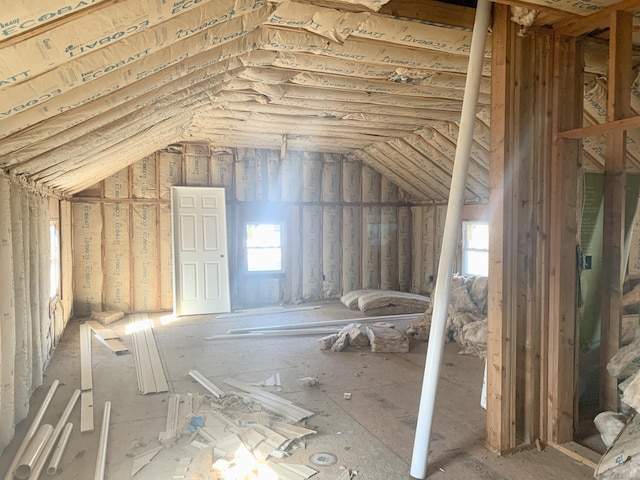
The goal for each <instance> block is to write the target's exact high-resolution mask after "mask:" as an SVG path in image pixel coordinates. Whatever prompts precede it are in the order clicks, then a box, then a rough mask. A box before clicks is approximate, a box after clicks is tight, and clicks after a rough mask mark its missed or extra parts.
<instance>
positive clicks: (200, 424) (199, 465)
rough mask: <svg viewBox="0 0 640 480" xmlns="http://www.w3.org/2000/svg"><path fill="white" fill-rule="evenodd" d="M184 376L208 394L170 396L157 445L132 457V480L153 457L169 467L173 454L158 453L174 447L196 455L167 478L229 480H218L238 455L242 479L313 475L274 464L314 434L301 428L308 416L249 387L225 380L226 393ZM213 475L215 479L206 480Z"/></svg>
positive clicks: (301, 479)
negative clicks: (243, 466)
mask: <svg viewBox="0 0 640 480" xmlns="http://www.w3.org/2000/svg"><path fill="white" fill-rule="evenodd" d="M189 375H190V376H191V377H192V378H194V379H195V380H196V381H198V383H199V384H200V385H201V386H202V387H203V388H204V389H205V390H207V392H208V393H207V394H204V395H203V394H201V393H187V394H173V395H170V397H169V401H168V402H167V404H168V409H167V422H166V428H165V430H164V431H163V432H160V433H159V436H158V440H159V442H160V446H158V447H154V448H153V449H151V450H149V451H146V452H143V453H140V454H138V455H136V457H135V458H134V462H133V468H132V472H131V475H132V476H134V475H136V474H137V473H138V472H139V471H140V470H142V469H143V468H144V467H145V466H147V465H148V464H150V463H151V462H152V461H154V458H156V456H159V457H165V458H164V460H165V461H167V460H170V461H171V462H172V463H174V462H175V460H176V458H175V455H174V454H171V453H170V452H168V451H166V452H164V451H163V450H166V449H172V448H173V447H174V446H179V447H180V448H179V449H178V450H179V451H180V452H184V451H188V450H185V449H184V448H182V447H185V446H191V447H194V448H195V449H196V450H195V451H196V452H197V453H196V454H195V455H194V456H193V457H183V458H180V459H179V461H178V464H177V466H176V471H175V473H174V475H173V477H172V478H190V479H194V478H207V479H209V478H231V477H226V476H224V474H225V469H226V468H228V467H229V465H232V464H233V463H234V458H237V456H238V455H239V454H242V455H243V456H244V457H243V462H245V463H248V464H250V465H248V466H250V468H249V470H248V471H247V472H244V473H243V476H242V477H241V478H243V479H248V480H250V479H256V480H257V479H259V478H262V477H260V476H259V475H260V473H259V472H260V470H261V469H266V470H265V471H268V472H269V473H270V475H271V476H270V477H269V478H272V477H273V474H275V475H276V477H273V478H278V479H282V480H305V479H307V478H310V477H312V476H313V475H315V474H317V473H318V472H317V470H315V469H313V468H312V467H310V466H308V465H305V464H302V463H299V464H297V463H292V462H289V461H287V462H286V463H283V462H280V461H278V460H279V459H283V458H285V457H289V456H290V455H292V454H294V453H295V452H294V451H295V450H296V449H298V448H304V446H305V439H306V437H307V436H309V435H313V434H315V433H317V432H316V431H315V430H312V429H309V428H307V427H306V426H305V424H304V422H305V419H307V418H308V417H310V416H312V415H314V412H312V411H309V410H306V409H304V408H302V407H300V406H298V405H296V404H294V403H293V402H291V401H289V400H287V399H285V398H283V397H281V396H279V395H276V394H274V393H272V392H270V391H268V390H266V389H263V388H261V387H259V386H255V385H254V384H248V383H245V382H241V381H239V380H236V379H232V378H229V379H225V380H224V383H225V384H226V385H227V386H228V387H229V388H226V389H223V388H221V387H218V386H216V385H214V384H213V383H212V382H211V381H209V380H208V379H206V377H204V376H203V375H202V374H200V373H199V372H197V371H194V370H192V371H190V372H189ZM197 388H198V389H199V388H200V387H197ZM248 458H249V459H250V460H249V461H248V460H247V459H248ZM305 460H306V459H305ZM156 461H157V460H156ZM235 473H237V472H235ZM216 474H219V475H221V476H220V477H219V476H212V475H216ZM199 475H200V476H199ZM233 478H240V477H235V476H234V477H233Z"/></svg>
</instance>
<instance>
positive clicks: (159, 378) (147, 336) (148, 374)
mask: <svg viewBox="0 0 640 480" xmlns="http://www.w3.org/2000/svg"><path fill="white" fill-rule="evenodd" d="M145 317H147V315H142V314H141V315H132V316H131V323H132V324H133V323H136V322H138V321H140V320H144V318H145ZM132 336H133V350H134V357H135V360H136V371H137V374H138V388H139V389H140V392H142V393H143V394H147V393H159V392H168V391H169V385H168V384H167V379H166V377H165V375H164V370H163V367H162V361H161V360H160V354H159V352H158V346H157V344H156V341H155V337H154V336H153V329H152V328H147V329H144V330H138V331H136V332H133V334H132Z"/></svg>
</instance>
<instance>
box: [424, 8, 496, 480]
mask: <svg viewBox="0 0 640 480" xmlns="http://www.w3.org/2000/svg"><path fill="white" fill-rule="evenodd" d="M490 14H491V4H490V3H489V0H478V5H477V7H476V18H475V22H474V25H473V36H472V39H471V52H470V54H469V68H468V71H467V80H466V84H465V90H464V98H463V100H462V115H461V118H460V130H459V134H458V143H457V146H456V157H455V162H454V165H453V174H452V178H451V191H450V192H449V204H448V207H447V217H446V220H445V224H444V236H443V238H442V252H441V253H440V262H439V264H438V277H437V281H436V288H435V294H434V300H433V314H432V316H431V329H430V333H429V347H428V350H427V360H426V364H425V368H424V378H423V380H422V393H421V397H420V408H419V411H418V423H417V426H416V436H415V441H414V445H413V456H412V458H411V476H412V477H414V478H420V479H424V478H426V477H427V459H428V455H429V440H430V437H431V426H432V423H433V411H434V407H435V401H436V390H437V388H438V377H439V376H440V364H441V363H442V351H443V349H444V334H445V326H446V319H447V310H448V306H449V295H450V292H451V277H452V276H453V266H454V262H455V258H456V246H457V244H458V233H459V231H460V221H461V218H462V207H463V206H464V191H465V187H466V183H467V170H468V166H469V156H470V154H471V145H472V143H473V126H474V122H475V117H476V109H477V105H478V92H479V91H480V80H481V78H482V64H483V61H484V49H485V44H486V41H487V31H488V28H489V18H490Z"/></svg>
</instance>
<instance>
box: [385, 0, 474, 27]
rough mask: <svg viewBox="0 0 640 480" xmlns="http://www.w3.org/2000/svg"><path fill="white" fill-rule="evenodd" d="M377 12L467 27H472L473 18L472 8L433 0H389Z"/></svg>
mask: <svg viewBox="0 0 640 480" xmlns="http://www.w3.org/2000/svg"><path fill="white" fill-rule="evenodd" d="M378 13H381V14H383V15H393V16H394V17H405V18H414V19H416V20H423V21H427V22H435V23H442V24H444V25H454V26H456V27H463V28H469V29H471V28H473V21H474V19H475V10H474V9H473V8H470V7H462V6H458V5H454V4H451V3H444V2H437V1H434V0H391V1H390V2H389V3H387V4H386V5H383V6H382V8H380V10H378Z"/></svg>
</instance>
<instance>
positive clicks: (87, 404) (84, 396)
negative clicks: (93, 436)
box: [80, 390, 94, 432]
mask: <svg viewBox="0 0 640 480" xmlns="http://www.w3.org/2000/svg"><path fill="white" fill-rule="evenodd" d="M93 429H94V424H93V390H85V391H83V392H82V393H81V394H80V431H81V432H93Z"/></svg>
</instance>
